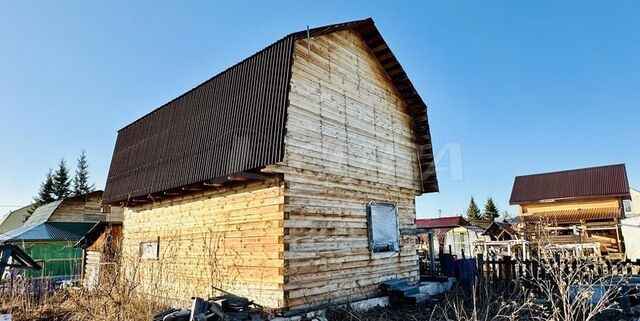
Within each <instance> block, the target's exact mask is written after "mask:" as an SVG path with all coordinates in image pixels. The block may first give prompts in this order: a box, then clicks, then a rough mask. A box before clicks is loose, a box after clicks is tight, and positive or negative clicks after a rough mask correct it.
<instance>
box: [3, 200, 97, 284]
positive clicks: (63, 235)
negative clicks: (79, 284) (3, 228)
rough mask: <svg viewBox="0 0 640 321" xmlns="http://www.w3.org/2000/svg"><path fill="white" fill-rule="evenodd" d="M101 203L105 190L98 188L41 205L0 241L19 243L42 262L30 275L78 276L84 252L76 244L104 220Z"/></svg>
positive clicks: (70, 277) (68, 277)
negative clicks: (39, 267)
mask: <svg viewBox="0 0 640 321" xmlns="http://www.w3.org/2000/svg"><path fill="white" fill-rule="evenodd" d="M101 203H102V191H96V192H93V193H89V194H86V195H79V196H74V197H69V198H66V199H64V200H59V201H55V202H51V203H48V204H45V205H42V206H40V207H38V208H37V209H36V210H35V211H34V212H33V213H32V214H31V215H29V216H28V219H27V220H26V222H24V225H23V226H21V227H18V228H16V229H13V230H11V231H8V232H6V233H4V234H2V235H0V242H2V243H6V244H16V245H18V246H20V247H21V248H22V249H23V250H24V251H25V252H26V253H27V254H28V255H30V256H31V257H32V258H33V259H34V260H36V261H38V262H41V263H42V264H41V265H42V270H41V271H37V272H35V273H37V274H35V275H31V276H38V277H39V276H46V277H55V278H62V279H75V278H77V277H79V276H80V274H81V267H82V264H81V259H82V251H81V250H79V249H76V248H74V247H73V245H74V244H75V243H76V242H77V241H78V240H79V239H81V238H82V237H83V236H84V235H85V233H86V232H87V231H88V230H89V229H90V228H91V227H92V226H93V225H94V224H95V223H96V222H98V221H102V220H104V219H105V214H104V213H102V212H101ZM32 272H33V271H29V273H32Z"/></svg>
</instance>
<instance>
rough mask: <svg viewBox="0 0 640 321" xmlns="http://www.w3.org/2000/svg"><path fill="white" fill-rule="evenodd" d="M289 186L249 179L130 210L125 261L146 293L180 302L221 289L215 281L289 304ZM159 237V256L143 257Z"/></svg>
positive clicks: (240, 292)
mask: <svg viewBox="0 0 640 321" xmlns="http://www.w3.org/2000/svg"><path fill="white" fill-rule="evenodd" d="M283 204H284V186H283V183H282V180H281V179H273V180H269V181H265V182H255V183H246V184H240V185H235V186H230V187H223V188H220V189H219V190H218V191H215V190H214V191H207V192H200V193H195V194H191V195H188V196H183V197H172V198H171V199H166V200H163V201H159V202H156V203H155V204H150V205H146V206H135V207H130V208H127V209H126V210H125V219H124V240H123V252H124V256H123V265H124V266H125V267H126V269H127V272H128V273H132V272H134V271H137V273H138V274H139V279H140V281H141V285H142V286H143V288H142V289H143V291H145V292H148V293H151V294H153V295H158V296H162V297H166V298H171V299H176V300H189V299H190V298H191V297H193V296H207V295H212V294H215V293H213V292H212V290H211V287H210V286H211V285H215V286H217V287H220V288H223V289H225V290H227V291H230V292H233V293H235V294H238V295H242V296H246V297H249V298H250V299H252V300H256V302H257V303H260V304H263V305H266V306H269V307H282V306H283V304H284V300H283V299H284V298H283V284H284V271H283V264H284V261H283V251H284V242H283V235H284V226H283V224H284V221H283V219H284V212H283ZM154 240H159V246H160V250H159V253H160V255H159V259H158V260H143V259H140V254H139V249H140V243H141V242H149V241H154Z"/></svg>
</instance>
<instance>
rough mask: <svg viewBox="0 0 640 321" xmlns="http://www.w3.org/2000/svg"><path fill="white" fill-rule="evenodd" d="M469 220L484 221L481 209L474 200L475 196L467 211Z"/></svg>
mask: <svg viewBox="0 0 640 321" xmlns="http://www.w3.org/2000/svg"><path fill="white" fill-rule="evenodd" d="M467 218H468V219H469V220H471V221H476V220H481V219H482V213H480V209H479V208H478V205H477V204H476V201H475V200H474V199H473V196H471V201H470V202H469V208H468V209H467Z"/></svg>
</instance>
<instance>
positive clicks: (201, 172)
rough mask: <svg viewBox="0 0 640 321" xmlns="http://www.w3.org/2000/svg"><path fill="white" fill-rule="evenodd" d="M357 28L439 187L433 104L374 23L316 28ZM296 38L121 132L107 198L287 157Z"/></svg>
mask: <svg viewBox="0 0 640 321" xmlns="http://www.w3.org/2000/svg"><path fill="white" fill-rule="evenodd" d="M347 29H349V30H355V31H357V32H359V33H360V34H361V35H362V37H363V38H364V39H365V42H366V43H367V44H368V45H369V47H370V48H371V49H372V51H373V53H374V54H375V55H376V57H378V59H379V60H380V63H381V64H382V66H383V67H384V69H385V70H386V72H387V74H388V75H389V77H390V78H391V80H392V81H393V82H394V84H395V85H396V87H397V88H398V90H399V92H400V94H401V95H402V96H403V97H404V98H405V100H406V102H407V105H408V107H409V112H410V114H411V116H412V117H413V120H414V123H413V125H414V132H415V133H416V141H417V144H418V146H419V153H420V163H421V171H422V178H423V179H422V181H423V191H424V192H434V191H437V190H438V182H437V178H436V173H435V164H434V159H433V150H432V146H431V136H430V133H429V124H428V119H427V110H426V108H427V107H426V104H425V103H424V102H423V101H422V99H421V98H420V96H419V95H418V93H417V91H416V90H415V88H414V87H413V84H411V82H410V81H409V79H408V77H407V75H406V73H405V72H404V70H403V69H402V67H401V66H400V64H399V62H398V61H397V59H396V58H395V56H394V55H393V53H392V52H391V50H390V49H389V48H388V46H387V45H386V43H385V41H384V39H382V36H381V35H380V33H379V31H378V29H377V28H376V27H375V25H374V23H373V20H372V19H366V20H357V21H352V22H347V23H341V24H335V25H330V26H325V27H320V28H314V29H311V30H309V34H310V35H311V36H312V37H313V36H319V35H323V34H327V33H331V32H335V31H340V30H347ZM306 35H307V30H303V31H299V32H296V33H292V34H290V35H288V36H286V37H284V38H282V39H281V40H279V41H277V42H275V43H274V44H272V45H270V46H268V47H267V48H265V49H263V50H261V51H259V52H258V53H256V54H254V55H252V56H250V57H249V58H247V59H245V60H243V61H241V62H240V63H238V64H236V65H234V66H232V67H230V68H229V69H227V70H225V71H223V72H221V73H220V74H218V75H216V76H215V77H213V78H211V79H209V80H207V81H205V82H204V83H202V84H201V85H199V86H197V87H195V88H194V89H192V90H190V91H188V92H187V93H185V94H183V95H181V96H179V97H178V98H176V99H174V100H172V101H170V102H169V103H167V104H165V105H163V106H161V107H160V108H157V109H156V110H154V111H152V112H151V113H149V114H147V115H145V116H143V117H142V118H140V119H138V120H136V121H135V122H133V123H132V124H130V125H128V126H126V127H124V128H123V129H121V130H120V131H119V132H118V138H117V140H116V146H115V148H114V152H113V157H112V160H111V167H110V169H109V174H108V177H107V185H106V188H105V193H104V198H103V199H104V201H105V202H106V203H115V202H119V201H126V200H128V199H131V198H135V197H141V196H145V195H148V194H151V193H156V192H161V191H165V190H169V189H172V188H177V187H181V186H185V185H189V184H194V183H199V182H203V181H206V180H209V179H215V178H219V177H224V176H228V175H229V174H233V173H238V172H243V171H249V170H253V169H257V168H260V167H262V166H265V165H269V164H273V163H277V162H279V161H281V160H282V158H283V153H284V150H283V149H284V129H285V123H286V119H285V118H286V108H287V101H288V93H289V81H290V78H291V64H292V59H293V50H294V46H293V44H294V41H295V40H296V39H300V38H303V37H306Z"/></svg>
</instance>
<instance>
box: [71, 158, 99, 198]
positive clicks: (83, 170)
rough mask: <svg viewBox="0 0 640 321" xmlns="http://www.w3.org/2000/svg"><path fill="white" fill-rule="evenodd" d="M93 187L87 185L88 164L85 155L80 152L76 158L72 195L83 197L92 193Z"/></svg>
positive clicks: (92, 185)
mask: <svg viewBox="0 0 640 321" xmlns="http://www.w3.org/2000/svg"><path fill="white" fill-rule="evenodd" d="M94 189H95V185H94V184H91V185H89V163H88V162H87V155H86V153H85V152H84V150H83V151H82V153H81V154H80V157H79V158H78V165H77V167H76V175H75V176H74V177H73V195H84V194H88V193H91V192H93V191H94Z"/></svg>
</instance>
